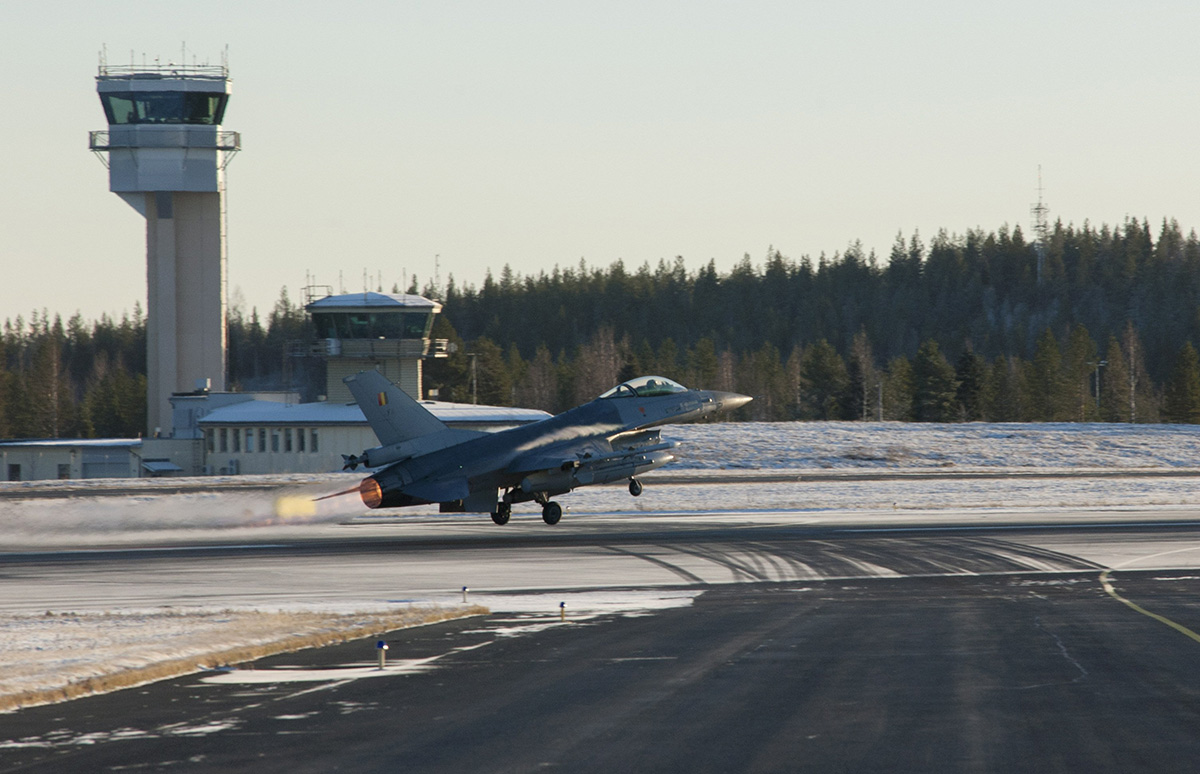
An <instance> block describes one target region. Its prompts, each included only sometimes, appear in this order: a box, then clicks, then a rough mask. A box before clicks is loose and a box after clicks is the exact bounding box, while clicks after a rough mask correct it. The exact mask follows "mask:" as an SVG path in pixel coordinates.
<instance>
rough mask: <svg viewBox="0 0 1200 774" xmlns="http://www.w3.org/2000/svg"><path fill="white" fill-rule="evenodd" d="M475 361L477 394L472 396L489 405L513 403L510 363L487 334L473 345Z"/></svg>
mask: <svg viewBox="0 0 1200 774" xmlns="http://www.w3.org/2000/svg"><path fill="white" fill-rule="evenodd" d="M468 356H473V359H474V361H475V369H474V370H475V374H474V375H475V394H474V395H473V396H472V398H473V399H474V400H475V401H477V402H479V403H483V404H486V405H489V406H511V405H512V399H513V395H512V379H511V378H510V376H509V369H508V364H507V363H506V362H505V361H504V353H503V352H502V351H501V350H500V347H499V346H497V345H496V343H495V342H493V341H492V340H491V339H489V338H487V337H486V336H480V337H479V338H478V339H476V340H475V341H474V343H473V344H472V345H471V352H470V353H468Z"/></svg>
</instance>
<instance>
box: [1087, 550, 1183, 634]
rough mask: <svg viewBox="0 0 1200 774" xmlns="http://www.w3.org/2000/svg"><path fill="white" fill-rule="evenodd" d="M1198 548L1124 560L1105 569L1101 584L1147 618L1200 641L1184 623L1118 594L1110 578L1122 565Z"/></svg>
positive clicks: (1111, 594) (1108, 591)
mask: <svg viewBox="0 0 1200 774" xmlns="http://www.w3.org/2000/svg"><path fill="white" fill-rule="evenodd" d="M1197 550H1200V546H1188V547H1187V548H1175V549H1172V550H1170V551H1161V552H1159V553H1157V554H1151V555H1149V556H1139V557H1137V558H1136V559H1130V560H1129V561H1127V562H1122V563H1121V564H1118V565H1116V566H1115V567H1110V568H1108V569H1107V570H1105V571H1104V572H1102V573H1100V585H1101V586H1103V587H1104V591H1105V592H1106V593H1107V594H1108V595H1109V596H1110V597H1112V598H1113V599H1115V600H1117V601H1118V602H1120V603H1122V604H1124V605H1127V606H1128V607H1129V608H1130V609H1132V610H1136V611H1137V612H1139V613H1141V614H1142V615H1144V616H1146V617H1147V618H1153V619H1154V620H1155V621H1158V622H1159V623H1163V624H1166V625H1167V626H1170V627H1171V628H1172V629H1174V630H1175V631H1177V632H1179V633H1180V634H1182V635H1184V636H1186V637H1190V638H1191V639H1193V640H1195V641H1196V642H1200V634H1197V633H1196V632H1194V631H1192V630H1191V629H1189V628H1187V627H1186V626H1184V625H1183V624H1180V623H1176V622H1174V621H1172V620H1171V619H1170V618H1167V617H1166V616H1163V615H1159V614H1158V613H1151V612H1150V611H1149V610H1147V609H1146V608H1144V607H1142V606H1141V605H1138V604H1137V603H1136V602H1131V601H1130V600H1128V599H1126V598H1125V597H1123V596H1121V595H1120V594H1118V593H1117V590H1116V589H1115V588H1113V585H1112V582H1111V580H1109V578H1110V576H1111V575H1112V573H1113V572H1115V571H1116V570H1119V569H1121V568H1122V567H1126V566H1128V565H1130V564H1133V563H1134V562H1142V561H1146V560H1149V559H1157V558H1158V557H1160V556H1167V555H1168V554H1181V553H1185V552H1187V551H1197Z"/></svg>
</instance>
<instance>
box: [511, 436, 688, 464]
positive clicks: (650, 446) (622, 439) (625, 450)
mask: <svg viewBox="0 0 1200 774" xmlns="http://www.w3.org/2000/svg"><path fill="white" fill-rule="evenodd" d="M677 446H679V443H678V442H676V441H663V440H662V439H661V438H660V437H659V434H658V431H657V430H648V431H642V432H638V433H627V434H623V435H619V436H616V437H614V438H612V439H604V438H593V439H587V440H582V441H569V442H566V443H560V444H556V445H554V446H550V447H548V448H545V449H537V450H535V451H531V452H528V453H526V454H522V455H520V456H519V457H517V458H516V459H514V460H513V461H512V463H511V464H510V465H509V466H508V472H510V473H535V472H539V471H553V470H568V469H570V468H585V467H588V466H594V465H598V464H601V463H605V464H609V463H614V464H619V463H620V461H621V460H623V459H635V458H638V457H640V456H642V455H645V454H647V453H651V452H658V451H666V450H668V449H674V448H676V447H677Z"/></svg>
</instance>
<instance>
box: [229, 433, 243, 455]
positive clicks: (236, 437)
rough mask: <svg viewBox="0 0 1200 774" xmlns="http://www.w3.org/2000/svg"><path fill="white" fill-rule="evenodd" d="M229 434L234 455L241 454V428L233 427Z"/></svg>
mask: <svg viewBox="0 0 1200 774" xmlns="http://www.w3.org/2000/svg"><path fill="white" fill-rule="evenodd" d="M229 434H230V435H231V436H233V451H234V453H238V452H241V450H242V428H240V427H235V428H233V429H232V430H230V431H229Z"/></svg>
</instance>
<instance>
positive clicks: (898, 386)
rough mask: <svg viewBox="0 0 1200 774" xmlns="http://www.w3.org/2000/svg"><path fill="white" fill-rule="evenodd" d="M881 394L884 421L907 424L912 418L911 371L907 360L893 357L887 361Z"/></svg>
mask: <svg viewBox="0 0 1200 774" xmlns="http://www.w3.org/2000/svg"><path fill="white" fill-rule="evenodd" d="M882 392H883V398H882V401H883V418H884V419H887V420H892V421H895V422H908V421H910V420H911V419H912V418H913V416H912V406H913V369H912V364H911V363H910V362H909V361H908V358H903V357H895V358H892V359H891V360H890V361H888V367H887V371H886V372H885V373H884V376H883V388H882Z"/></svg>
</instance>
